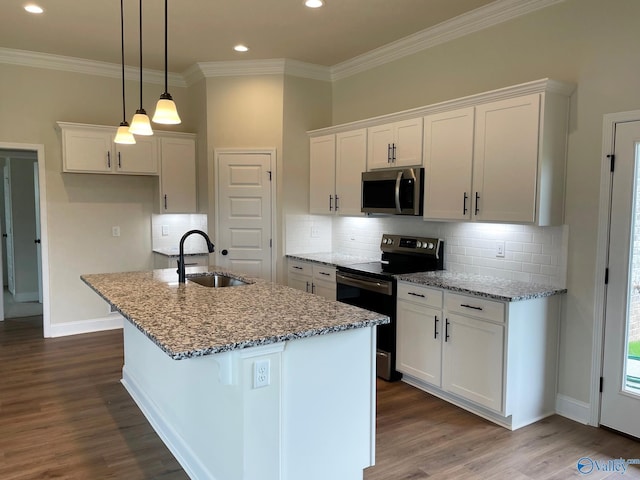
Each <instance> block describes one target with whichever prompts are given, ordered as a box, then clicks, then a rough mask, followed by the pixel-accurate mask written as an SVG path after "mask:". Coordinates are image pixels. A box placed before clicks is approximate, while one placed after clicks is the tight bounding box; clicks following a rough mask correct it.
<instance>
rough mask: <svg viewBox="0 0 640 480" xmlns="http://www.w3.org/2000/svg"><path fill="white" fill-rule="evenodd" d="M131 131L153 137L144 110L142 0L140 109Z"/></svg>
mask: <svg viewBox="0 0 640 480" xmlns="http://www.w3.org/2000/svg"><path fill="white" fill-rule="evenodd" d="M129 131H130V132H131V133H133V134H134V135H153V130H152V129H151V122H150V121H149V117H148V116H147V112H146V111H145V110H144V108H142V0H140V108H139V109H138V110H136V114H135V115H134V116H133V120H131V126H130V127H129Z"/></svg>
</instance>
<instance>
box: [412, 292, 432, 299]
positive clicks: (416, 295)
mask: <svg viewBox="0 0 640 480" xmlns="http://www.w3.org/2000/svg"><path fill="white" fill-rule="evenodd" d="M407 293H408V294H409V295H413V296H414V297H421V298H427V297H426V296H425V295H423V294H422V293H413V292H407Z"/></svg>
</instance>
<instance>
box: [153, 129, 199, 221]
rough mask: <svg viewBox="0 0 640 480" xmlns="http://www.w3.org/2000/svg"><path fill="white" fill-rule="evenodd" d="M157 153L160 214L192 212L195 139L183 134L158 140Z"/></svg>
mask: <svg viewBox="0 0 640 480" xmlns="http://www.w3.org/2000/svg"><path fill="white" fill-rule="evenodd" d="M160 151H161V154H160V156H161V172H160V213H195V212H196V210H197V199H196V142H195V137H193V138H191V136H187V135H186V134H185V135H181V136H166V137H162V138H160Z"/></svg>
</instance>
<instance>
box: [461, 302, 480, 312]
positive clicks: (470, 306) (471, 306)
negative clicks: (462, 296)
mask: <svg viewBox="0 0 640 480" xmlns="http://www.w3.org/2000/svg"><path fill="white" fill-rule="evenodd" d="M460 306H461V307H464V308H472V309H473V310H480V311H482V307H474V306H473V305H467V304H466V303H461V304H460Z"/></svg>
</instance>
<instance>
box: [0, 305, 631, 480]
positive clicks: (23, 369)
mask: <svg viewBox="0 0 640 480" xmlns="http://www.w3.org/2000/svg"><path fill="white" fill-rule="evenodd" d="M41 323H42V321H41V318H38V317H32V318H24V319H18V320H7V321H5V322H0V479H2V480H27V479H29V480H31V479H38V480H39V479H72V480H75V479H77V480H80V479H82V480H86V479H91V480H100V479H126V480H136V479H161V480H169V479H187V478H188V477H187V475H186V474H185V473H184V471H183V470H182V469H181V468H180V465H179V464H178V463H177V462H176V460H175V459H174V458H173V456H172V455H171V453H170V452H169V451H168V450H167V448H166V447H165V446H164V444H163V443H162V441H161V440H160V439H159V438H158V436H157V435H156V434H155V432H154V431H153V429H152V428H151V426H150V425H149V424H148V423H147V421H146V419H145V418H144V416H143V415H142V413H141V412H140V411H139V410H138V408H137V407H136V405H135V404H134V402H133V400H131V398H130V397H129V395H128V394H127V392H126V391H125V390H124V388H123V387H122V385H121V384H120V382H119V380H120V377H121V368H122V361H123V358H122V334H121V332H120V331H111V332H101V333H95V334H87V335H77V336H73V337H66V338H57V339H46V340H45V339H43V338H42V330H41V327H40V325H41ZM377 423H378V433H377V465H376V466H375V467H372V468H369V469H367V471H366V472H365V476H364V478H365V480H422V479H427V478H428V479H447V480H448V479H458V478H459V479H470V480H476V479H482V480H492V479H515V480H530V479H539V480H542V479H544V480H556V479H558V480H559V479H565V478H578V477H583V476H584V475H581V474H579V473H578V471H577V469H576V462H577V460H578V459H579V458H581V457H585V456H588V457H591V458H592V459H594V460H608V459H618V458H625V459H627V458H640V443H639V442H637V441H634V440H630V439H627V438H625V437H622V436H619V435H616V434H614V433H611V432H608V431H605V430H601V429H596V428H592V427H586V426H583V425H579V424H577V423H575V422H572V421H570V420H567V419H564V418H562V417H558V416H554V417H552V418H550V419H547V420H544V421H541V422H538V423H536V424H535V425H531V426H529V427H526V428H523V429H521V430H518V431H516V432H509V431H507V430H505V429H503V428H501V427H498V426H495V425H493V424H491V423H489V422H487V421H485V420H483V419H481V418H478V417H476V416H475V415H472V414H470V413H467V412H465V411H463V410H460V409H458V408H457V407H454V406H452V405H449V404H447V403H446V402H443V401H441V400H439V399H436V398H434V397H432V396H430V395H428V394H426V393H423V392H421V391H419V390H416V389H414V388H413V387H410V386H408V385H406V384H403V383H401V382H396V383H386V382H382V381H380V382H379V384H378V422H377ZM586 478H589V479H590V480H591V479H613V478H620V479H622V480H624V479H640V469H638V468H633V469H632V468H630V469H629V470H627V472H626V473H625V474H624V475H620V474H617V473H613V474H611V473H602V472H594V473H592V474H591V475H588V476H586ZM219 480H225V479H219ZM292 480H304V479H292ZM327 480H342V479H327Z"/></svg>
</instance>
